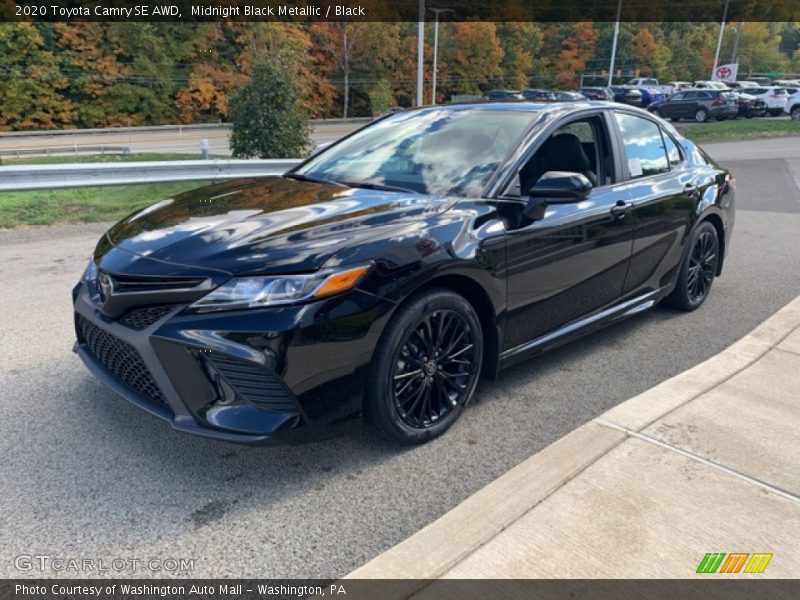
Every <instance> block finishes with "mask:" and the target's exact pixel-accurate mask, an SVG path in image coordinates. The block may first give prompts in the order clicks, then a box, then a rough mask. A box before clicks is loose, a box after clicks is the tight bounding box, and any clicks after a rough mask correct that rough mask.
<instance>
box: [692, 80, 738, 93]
mask: <svg viewBox="0 0 800 600" xmlns="http://www.w3.org/2000/svg"><path fill="white" fill-rule="evenodd" d="M692 87H694V89H697V90H721V91H725V90H729V89H731V88H730V86H729V85H728V84H727V83H726V82H724V81H712V80H707V79H701V80H699V81H695V82H694V86H692Z"/></svg>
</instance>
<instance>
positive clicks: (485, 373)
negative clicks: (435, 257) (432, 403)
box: [404, 273, 501, 380]
mask: <svg viewBox="0 0 800 600" xmlns="http://www.w3.org/2000/svg"><path fill="white" fill-rule="evenodd" d="M432 288H444V289H447V290H450V291H452V292H455V293H456V294H459V295H460V296H462V297H463V298H464V299H465V300H466V301H467V302H469V303H470V305H471V306H472V308H473V309H475V312H476V313H477V315H478V320H479V321H480V324H481V329H482V330H483V337H484V354H483V366H482V368H481V377H484V378H487V379H492V380H494V379H496V378H497V373H498V371H499V364H500V362H499V361H500V339H501V334H500V330H499V328H498V323H497V314H496V312H495V307H494V304H493V303H492V299H491V296H490V295H489V293H488V292H487V291H486V289H485V288H484V287H483V286H482V285H481V284H480V283H478V281H476V280H475V279H473V278H471V277H469V276H467V275H463V274H460V273H444V274H441V275H437V276H435V277H433V278H431V279H428V280H426V281H425V282H424V283H422V284H421V285H419V286H418V287H416V288H414V290H412V291H411V293H409V294H408V295H407V296H406V300H407V299H408V298H411V297H412V296H416V295H417V294H419V293H421V292H424V291H426V290H429V289H432ZM404 301H405V300H404Z"/></svg>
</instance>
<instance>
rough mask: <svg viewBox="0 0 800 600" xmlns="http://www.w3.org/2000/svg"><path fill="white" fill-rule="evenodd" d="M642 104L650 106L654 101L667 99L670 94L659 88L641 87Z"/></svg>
mask: <svg viewBox="0 0 800 600" xmlns="http://www.w3.org/2000/svg"><path fill="white" fill-rule="evenodd" d="M640 91H641V92H642V106H650V105H651V104H653V103H654V102H661V101H662V100H666V99H667V98H668V97H669V95H668V94H667V93H665V92H663V91H661V90H660V89H658V88H641V89H640Z"/></svg>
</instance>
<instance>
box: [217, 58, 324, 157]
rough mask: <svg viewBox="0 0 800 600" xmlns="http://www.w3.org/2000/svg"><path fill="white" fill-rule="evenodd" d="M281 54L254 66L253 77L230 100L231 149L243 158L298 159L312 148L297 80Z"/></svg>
mask: <svg viewBox="0 0 800 600" xmlns="http://www.w3.org/2000/svg"><path fill="white" fill-rule="evenodd" d="M285 64H286V63H285V62H284V61H282V60H281V58H280V57H276V58H275V59H274V60H268V61H265V62H261V63H257V64H255V65H253V69H252V77H251V79H250V81H249V82H248V83H246V84H245V85H244V86H243V87H242V88H241V89H239V90H238V91H237V92H236V94H235V95H234V96H233V97H232V98H231V100H230V103H229V112H228V115H229V117H230V120H231V122H232V124H233V131H232V132H231V149H232V150H233V155H234V156H236V157H240V158H250V157H253V156H257V157H259V158H294V157H299V156H304V155H305V154H306V153H308V151H309V150H310V148H311V139H310V131H311V129H310V126H309V123H308V118H307V116H306V114H305V113H304V112H303V110H302V109H301V107H300V98H299V96H298V90H297V83H296V82H295V79H294V77H293V74H292V73H291V72H289V71H288V69H287V68H286V66H285Z"/></svg>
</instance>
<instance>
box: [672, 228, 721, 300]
mask: <svg viewBox="0 0 800 600" xmlns="http://www.w3.org/2000/svg"><path fill="white" fill-rule="evenodd" d="M718 261H719V238H718V236H717V229H716V227H714V226H713V225H712V224H711V223H709V222H708V221H703V222H702V223H700V225H698V226H697V228H696V229H695V230H694V231H693V232H692V236H691V238H689V243H688V245H687V246H686V251H685V252H684V256H683V258H682V259H681V265H680V271H679V272H678V281H677V282H676V283H675V288H674V289H673V290H672V292H670V294H669V296H667V297H666V298H664V304H666V305H667V306H671V307H673V308H677V309H679V310H685V311H692V310H695V309H697V308H699V307H700V306H701V305H702V304H703V302H705V300H706V298H708V294H709V293H710V292H711V286H712V284H713V283H714V277H715V276H716V273H717V264H718Z"/></svg>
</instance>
